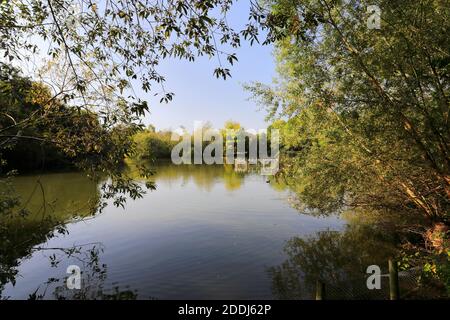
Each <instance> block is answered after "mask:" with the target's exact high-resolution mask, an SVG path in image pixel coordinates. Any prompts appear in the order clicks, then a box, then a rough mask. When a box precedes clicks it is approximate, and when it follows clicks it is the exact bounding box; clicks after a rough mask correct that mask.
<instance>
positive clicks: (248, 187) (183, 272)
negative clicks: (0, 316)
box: [4, 166, 343, 299]
mask: <svg viewBox="0 0 450 320" xmlns="http://www.w3.org/2000/svg"><path fill="white" fill-rule="evenodd" d="M174 168H178V170H177V169H175V170H174ZM197 168H198V170H193V171H190V172H189V173H188V174H186V172H185V171H184V169H183V167H181V166H180V167H175V166H170V167H166V168H165V169H164V168H160V169H158V170H157V171H159V172H160V173H159V174H157V175H156V176H155V177H154V178H155V182H156V184H157V190H156V191H153V192H149V193H148V194H146V195H145V196H144V198H142V199H139V200H136V201H129V202H128V203H127V205H126V209H125V210H122V209H119V208H115V207H113V206H108V207H107V208H106V209H105V211H104V212H103V213H102V214H101V215H99V216H98V217H96V218H94V219H91V220H88V221H86V222H78V223H73V224H71V225H69V228H68V229H69V234H68V235H66V236H58V237H57V238H55V239H52V240H50V241H49V242H48V243H47V244H46V245H47V246H48V247H61V246H67V247H69V246H72V245H74V244H82V243H92V242H101V243H102V244H103V245H104V248H105V252H104V253H103V254H101V263H106V264H107V266H108V274H107V276H108V278H107V281H106V283H107V287H108V285H111V283H113V282H117V283H118V284H119V285H121V286H126V285H129V286H130V288H132V289H136V290H138V292H139V296H140V297H141V298H148V297H150V296H152V297H157V298H193V299H195V298H217V299H220V298H241V299H252V298H254V299H257V298H270V297H271V291H270V288H271V279H270V277H269V275H268V274H267V268H268V267H271V266H276V265H279V264H280V263H282V262H283V261H284V260H285V258H286V257H285V254H284V253H283V248H284V245H285V243H286V241H287V240H289V239H290V238H292V237H305V236H308V235H314V234H315V233H316V232H318V231H321V230H326V229H328V228H330V229H332V230H339V229H341V228H342V226H343V222H342V221H340V220H339V219H337V218H336V217H330V218H314V217H311V216H307V215H302V214H299V213H298V212H297V211H296V210H294V209H293V208H291V207H290V206H289V204H288V203H287V202H286V201H285V199H284V198H285V194H284V193H283V192H278V191H275V190H274V189H273V188H272V187H271V185H270V184H268V183H266V182H265V178H264V177H262V176H260V175H257V174H254V175H247V176H240V177H237V178H236V177H234V178H236V179H237V180H239V181H233V182H232V184H233V186H234V187H233V188H230V187H229V185H228V186H227V183H230V181H227V179H228V178H227V177H228V175H229V174H228V173H225V172H224V171H223V170H220V168H218V170H212V171H207V170H206V171H203V170H202V168H205V167H204V166H203V167H197ZM205 169H206V168H205ZM164 170H170V172H169V171H166V172H164ZM177 176H178V177H177ZM67 183H68V185H69V186H68V188H70V181H67ZM47 254H48V253H47ZM71 263H76V261H67V260H63V262H62V263H61V264H60V266H59V267H58V268H50V267H49V261H48V259H47V258H45V257H44V256H43V255H42V252H38V253H36V254H34V255H33V256H32V258H31V259H25V260H24V261H23V263H22V265H21V267H20V275H19V277H18V278H17V285H16V287H15V288H14V289H12V288H11V286H10V285H8V286H7V290H6V291H5V292H4V294H5V295H6V296H7V295H11V296H12V297H13V298H14V297H27V295H28V294H29V293H30V292H33V291H34V290H36V288H37V287H38V286H39V285H40V284H42V283H44V282H45V281H46V280H47V278H49V277H63V276H64V275H65V274H64V272H65V268H67V266H68V265H69V264H71Z"/></svg>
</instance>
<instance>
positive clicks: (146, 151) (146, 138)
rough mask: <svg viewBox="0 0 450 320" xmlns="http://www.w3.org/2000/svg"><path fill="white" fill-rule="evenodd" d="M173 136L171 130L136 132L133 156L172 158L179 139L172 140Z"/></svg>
mask: <svg viewBox="0 0 450 320" xmlns="http://www.w3.org/2000/svg"><path fill="white" fill-rule="evenodd" d="M171 136H172V133H171V132H170V131H159V132H155V130H152V129H148V130H143V131H140V132H138V133H136V134H135V135H134V137H133V141H134V142H135V144H136V150H135V152H134V154H133V157H134V158H136V159H138V160H145V159H147V160H155V159H170V155H171V151H172V148H173V147H174V146H175V145H176V144H177V141H171Z"/></svg>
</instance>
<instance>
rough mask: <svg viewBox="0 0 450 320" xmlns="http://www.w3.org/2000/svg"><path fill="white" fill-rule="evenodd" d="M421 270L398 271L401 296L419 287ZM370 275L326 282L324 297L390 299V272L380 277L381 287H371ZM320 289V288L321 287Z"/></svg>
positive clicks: (332, 298)
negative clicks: (368, 280)
mask: <svg viewBox="0 0 450 320" xmlns="http://www.w3.org/2000/svg"><path fill="white" fill-rule="evenodd" d="M420 276H421V272H420V270H418V269H411V270H406V271H400V272H398V288H399V292H400V296H399V298H407V297H410V296H411V294H412V293H413V292H414V291H415V290H416V289H417V288H418V286H419V283H420ZM367 279H368V276H361V277H356V278H351V279H346V280H345V281H342V282H335V283H324V284H323V285H324V287H325V288H324V293H323V297H322V299H326V300H386V299H390V294H391V292H390V290H391V286H390V282H389V274H383V275H381V278H380V289H369V288H368V286H367ZM319 290H320V289H319Z"/></svg>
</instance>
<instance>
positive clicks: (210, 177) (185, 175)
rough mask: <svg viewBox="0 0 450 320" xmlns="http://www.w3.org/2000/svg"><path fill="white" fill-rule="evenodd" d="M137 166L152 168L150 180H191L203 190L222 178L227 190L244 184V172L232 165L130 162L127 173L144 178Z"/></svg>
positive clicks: (184, 182)
mask: <svg viewBox="0 0 450 320" xmlns="http://www.w3.org/2000/svg"><path fill="white" fill-rule="evenodd" d="M137 166H145V167H147V168H149V169H151V170H152V171H154V172H153V175H152V176H150V177H149V180H151V181H155V182H156V184H158V182H169V183H173V182H177V181H182V183H183V184H186V183H187V182H189V181H192V182H194V184H195V185H196V186H197V187H198V188H199V189H202V190H205V191H210V190H211V189H212V187H213V186H214V185H215V184H216V183H217V182H218V181H220V180H223V182H224V185H225V188H226V189H227V190H230V191H231V190H236V189H239V188H240V187H241V185H242V182H243V179H244V176H243V174H240V173H237V172H235V171H234V167H233V166H232V165H208V166H206V165H201V166H199V165H178V166H174V165H172V164H171V163H164V162H160V163H158V164H156V165H154V166H153V165H152V163H150V162H142V163H137V162H136V161H134V162H128V167H127V175H128V176H129V177H132V178H134V179H136V180H140V179H142V178H141V177H139V174H138V170H137V169H136V167H137Z"/></svg>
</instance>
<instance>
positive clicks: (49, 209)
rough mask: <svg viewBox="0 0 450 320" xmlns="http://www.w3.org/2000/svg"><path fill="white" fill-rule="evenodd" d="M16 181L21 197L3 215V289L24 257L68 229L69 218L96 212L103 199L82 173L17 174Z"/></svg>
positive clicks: (0, 284) (0, 222) (0, 263)
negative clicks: (22, 175)
mask: <svg viewBox="0 0 450 320" xmlns="http://www.w3.org/2000/svg"><path fill="white" fill-rule="evenodd" d="M13 183H14V193H15V194H18V195H20V200H21V201H20V202H17V203H15V204H14V206H13V207H12V208H10V210H8V211H7V212H6V211H3V212H2V215H1V216H0V293H1V291H2V289H3V286H4V285H5V284H6V283H9V282H11V283H12V284H14V283H15V277H16V276H17V268H18V266H19V264H20V261H21V260H22V259H24V258H27V257H29V256H30V255H31V254H32V253H33V252H36V251H38V250H41V247H38V245H39V244H41V243H44V242H46V241H48V240H49V239H51V238H53V237H55V236H56V235H58V234H60V233H66V232H67V230H66V228H65V225H66V223H67V222H69V221H74V220H75V219H85V218H87V217H89V216H91V215H93V214H94V213H95V212H96V211H97V209H98V206H99V202H100V193H99V190H98V187H97V182H95V181H93V180H90V179H88V178H86V177H85V176H83V175H82V174H80V173H61V174H48V175H45V176H42V177H35V176H28V177H26V176H25V177H17V178H15V179H14V180H13Z"/></svg>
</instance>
